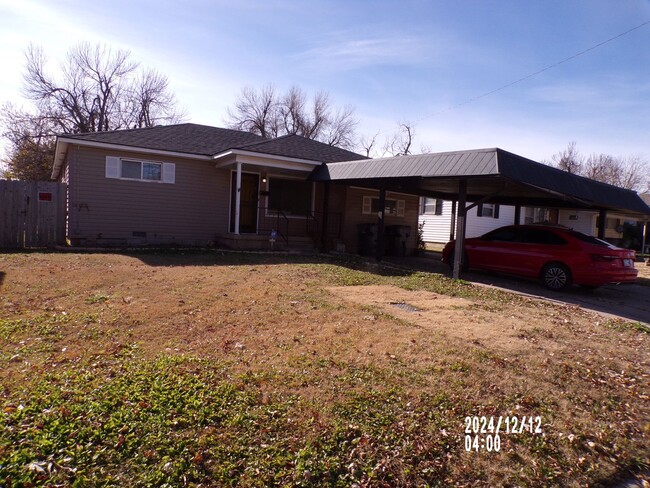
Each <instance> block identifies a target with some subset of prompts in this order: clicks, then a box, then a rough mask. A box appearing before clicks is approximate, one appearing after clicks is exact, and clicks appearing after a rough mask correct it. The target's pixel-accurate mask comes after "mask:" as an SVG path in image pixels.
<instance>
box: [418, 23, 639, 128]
mask: <svg viewBox="0 0 650 488" xmlns="http://www.w3.org/2000/svg"><path fill="white" fill-rule="evenodd" d="M648 24H650V20H647V21H645V22H643V23H642V24H639V25H637V26H636V27H632V28H631V29H628V30H626V31H625V32H621V33H620V34H618V35H616V36H614V37H611V38H609V39H607V40H605V41H603V42H599V43H598V44H595V45H593V46H591V47H589V48H587V49H585V50H584V51H580V52H579V53H576V54H574V55H573V56H569V57H568V58H565V59H563V60H562V61H558V62H557V63H554V64H551V65H549V66H547V67H546V68H542V69H540V70H539V71H535V72H534V73H531V74H529V75H526V76H524V77H523V78H519V79H518V80H515V81H512V82H510V83H507V84H505V85H503V86H500V87H499V88H495V89H494V90H491V91H489V92H486V93H483V94H482V95H478V96H476V97H473V98H469V99H467V100H465V101H464V102H461V103H457V104H456V105H452V106H450V107H447V108H445V109H442V110H439V111H438V112H434V113H432V114H429V115H425V116H424V117H422V118H420V119H418V120H417V121H416V122H421V121H422V120H424V119H428V118H430V117H435V116H436V115H440V114H442V113H444V112H449V111H450V110H454V109H457V108H458V107H462V106H463V105H467V104H468V103H472V102H475V101H477V100H480V99H481V98H485V97H487V96H489V95H492V94H494V93H497V92H500V91H502V90H505V89H506V88H510V87H511V86H513V85H516V84H517V83H521V82H522V81H526V80H528V79H530V78H532V77H533V76H537V75H539V74H541V73H544V72H545V71H548V70H550V69H553V68H556V67H557V66H560V65H561V64H564V63H567V62H569V61H571V60H573V59H575V58H577V57H579V56H582V55H583V54H587V53H588V52H590V51H593V50H594V49H598V48H599V47H601V46H604V45H605V44H607V43H610V42H612V41H615V40H616V39H618V38H620V37H623V36H626V35H627V34H629V33H630V32H633V31H635V30H637V29H640V28H641V27H644V26H646V25H648Z"/></svg>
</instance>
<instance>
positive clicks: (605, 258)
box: [590, 254, 618, 263]
mask: <svg viewBox="0 0 650 488" xmlns="http://www.w3.org/2000/svg"><path fill="white" fill-rule="evenodd" d="M590 256H591V260H592V261H595V262H597V263H611V262H612V261H614V260H615V259H618V256H610V255H608V254H590Z"/></svg>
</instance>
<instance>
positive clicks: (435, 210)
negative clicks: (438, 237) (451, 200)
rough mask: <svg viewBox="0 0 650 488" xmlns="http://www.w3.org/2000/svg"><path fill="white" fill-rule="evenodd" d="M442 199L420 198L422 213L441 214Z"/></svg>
mask: <svg viewBox="0 0 650 488" xmlns="http://www.w3.org/2000/svg"><path fill="white" fill-rule="evenodd" d="M442 205H443V200H441V199H440V198H422V211H421V212H422V213H423V214H430V215H442Z"/></svg>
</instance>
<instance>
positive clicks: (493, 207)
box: [476, 203, 499, 219]
mask: <svg viewBox="0 0 650 488" xmlns="http://www.w3.org/2000/svg"><path fill="white" fill-rule="evenodd" d="M476 215H478V216H479V217H492V218H493V219H498V218H499V204H498V203H479V204H478V208H477V209H476Z"/></svg>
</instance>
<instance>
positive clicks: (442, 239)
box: [419, 197, 524, 244]
mask: <svg viewBox="0 0 650 488" xmlns="http://www.w3.org/2000/svg"><path fill="white" fill-rule="evenodd" d="M455 211H456V206H455V204H454V203H453V202H450V201H447V200H441V199H438V198H424V197H423V198H421V199H420V217H419V223H420V224H421V225H422V238H423V240H424V242H429V243H438V244H444V243H446V242H448V241H449V240H450V239H451V236H452V235H453V226H454V222H452V215H454V212H455ZM523 213H524V212H523V211H522V216H523ZM514 219H515V207H512V206H509V205H499V204H498V203H494V204H492V203H490V204H488V203H484V204H482V205H477V206H476V207H474V208H472V209H471V210H470V211H469V212H468V213H467V223H466V228H467V231H466V237H478V236H481V235H483V234H485V233H486V232H489V231H491V230H494V229H496V228H498V227H502V226H504V225H510V224H513V223H514ZM522 223H523V219H522Z"/></svg>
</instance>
